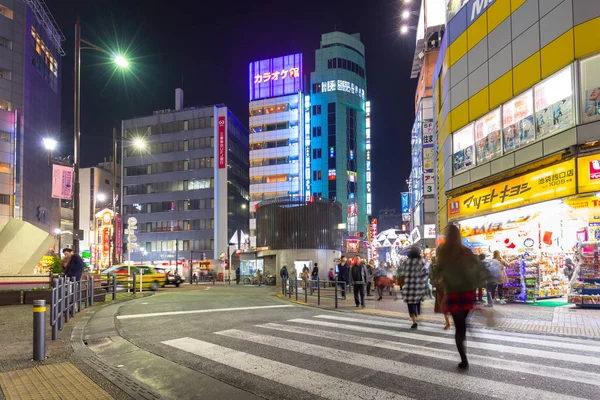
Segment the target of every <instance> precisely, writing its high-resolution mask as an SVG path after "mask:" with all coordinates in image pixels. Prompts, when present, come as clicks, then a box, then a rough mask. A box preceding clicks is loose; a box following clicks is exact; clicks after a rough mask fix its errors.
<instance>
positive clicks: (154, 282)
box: [100, 265, 167, 290]
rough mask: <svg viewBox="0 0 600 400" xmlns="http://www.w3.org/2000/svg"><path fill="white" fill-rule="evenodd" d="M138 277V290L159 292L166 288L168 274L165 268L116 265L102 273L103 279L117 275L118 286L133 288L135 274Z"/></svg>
mask: <svg viewBox="0 0 600 400" xmlns="http://www.w3.org/2000/svg"><path fill="white" fill-rule="evenodd" d="M128 272H131V275H132V276H131V277H130V278H129V279H128ZM134 273H135V275H136V278H135V279H136V289H137V290H139V289H140V287H141V288H143V289H146V290H148V289H150V290H157V289H158V288H161V287H164V286H165V284H166V283H167V273H166V271H165V270H164V269H163V268H160V267H153V266H150V265H132V266H131V267H129V266H128V265H114V266H112V267H110V268H107V269H105V270H104V271H102V272H101V273H100V276H101V277H102V278H106V277H108V276H109V275H112V274H115V275H116V277H117V284H118V285H121V286H123V287H126V288H127V287H129V285H131V287H133V274H134Z"/></svg>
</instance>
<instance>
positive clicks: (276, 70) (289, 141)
mask: <svg viewBox="0 0 600 400" xmlns="http://www.w3.org/2000/svg"><path fill="white" fill-rule="evenodd" d="M303 79H304V77H303V66H302V54H291V55H287V56H283V57H276V58H270V59H266V60H261V61H255V62H252V63H250V66H249V77H248V80H249V84H250V103H249V105H248V108H249V118H250V121H249V127H250V129H249V131H250V246H251V247H256V234H257V232H256V210H257V208H258V203H260V202H261V201H263V200H270V199H275V198H282V197H303V196H304V189H303V188H304V186H305V184H304V177H305V176H306V175H310V172H309V171H310V170H309V169H310V160H308V162H306V160H305V158H304V146H305V143H309V144H310V138H305V133H306V132H305V131H306V129H307V125H306V124H308V123H310V122H309V121H310V116H309V115H308V116H307V115H305V111H306V110H305V108H306V106H305V101H307V102H308V103H309V104H310V99H309V98H308V97H306V98H305V96H304V93H303V87H304V85H303ZM307 118H308V119H307ZM306 140H307V141H308V142H305V141H306Z"/></svg>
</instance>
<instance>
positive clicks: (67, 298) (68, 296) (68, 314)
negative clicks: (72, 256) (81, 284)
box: [64, 277, 71, 322]
mask: <svg viewBox="0 0 600 400" xmlns="http://www.w3.org/2000/svg"><path fill="white" fill-rule="evenodd" d="M64 311H65V322H69V318H71V280H70V279H69V278H67V277H65V310H64Z"/></svg>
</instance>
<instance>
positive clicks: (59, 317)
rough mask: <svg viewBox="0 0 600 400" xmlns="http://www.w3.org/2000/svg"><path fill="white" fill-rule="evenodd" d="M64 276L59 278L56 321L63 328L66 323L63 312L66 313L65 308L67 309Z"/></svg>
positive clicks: (60, 328)
mask: <svg viewBox="0 0 600 400" xmlns="http://www.w3.org/2000/svg"><path fill="white" fill-rule="evenodd" d="M64 279H65V278H64V277H62V276H61V277H59V278H58V292H57V293H56V296H57V298H56V306H57V309H56V322H57V325H58V329H59V330H62V328H63V324H64V319H63V314H64V312H65V311H64V310H65V281H64Z"/></svg>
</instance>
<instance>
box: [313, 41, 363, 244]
mask: <svg viewBox="0 0 600 400" xmlns="http://www.w3.org/2000/svg"><path fill="white" fill-rule="evenodd" d="M310 80H311V97H310V127H311V132H310V148H309V149H308V148H307V150H309V151H308V152H307V154H306V155H307V157H309V158H310V172H311V175H310V187H307V188H306V189H307V191H309V194H310V195H311V196H314V197H315V198H324V199H331V200H336V201H339V202H340V203H341V204H342V210H343V213H342V214H343V215H342V217H343V223H345V224H346V231H347V233H348V234H347V235H346V237H347V238H348V239H352V240H353V241H354V242H356V241H357V239H358V238H362V237H366V236H364V233H365V232H366V230H367V223H368V221H367V216H368V215H369V214H371V210H370V209H369V208H368V206H369V205H370V204H371V198H370V196H371V194H370V193H367V182H368V180H370V160H367V155H368V154H369V153H368V152H367V129H368V130H369V136H370V125H367V123H369V124H370V119H369V120H367V113H369V117H370V105H368V104H367V103H368V102H367V101H366V98H367V80H366V69H365V48H364V45H363V44H362V42H361V41H360V35H359V34H353V35H349V34H345V33H342V32H332V33H327V34H324V35H322V36H321V47H320V48H319V49H318V50H316V60H315V71H314V72H313V73H311V79H310ZM369 140H370V137H369ZM368 145H369V147H370V142H369V143H368ZM369 152H370V148H369ZM367 168H369V171H368V173H369V175H367ZM369 190H370V187H369Z"/></svg>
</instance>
